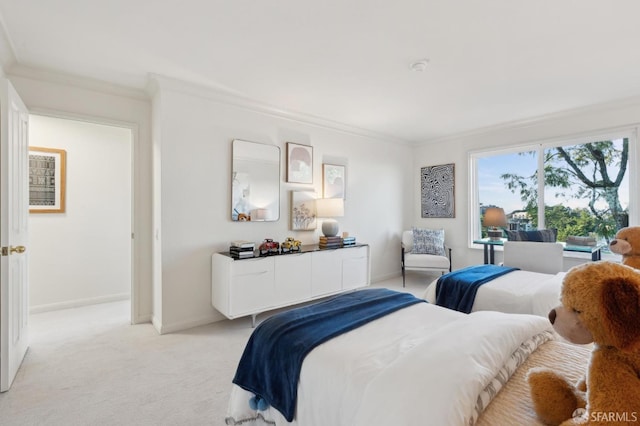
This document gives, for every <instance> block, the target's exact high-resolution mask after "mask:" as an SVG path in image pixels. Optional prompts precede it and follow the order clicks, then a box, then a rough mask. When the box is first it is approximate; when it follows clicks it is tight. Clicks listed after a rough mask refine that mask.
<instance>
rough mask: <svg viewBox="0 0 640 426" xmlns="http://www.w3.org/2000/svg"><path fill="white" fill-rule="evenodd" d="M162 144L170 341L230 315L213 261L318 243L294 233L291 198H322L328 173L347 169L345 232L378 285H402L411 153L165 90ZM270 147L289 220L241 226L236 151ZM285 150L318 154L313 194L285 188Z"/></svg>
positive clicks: (164, 321) (314, 236) (157, 111)
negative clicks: (262, 248)
mask: <svg viewBox="0 0 640 426" xmlns="http://www.w3.org/2000/svg"><path fill="white" fill-rule="evenodd" d="M159 83H160V91H159V92H158V93H157V94H156V99H155V101H154V103H153V105H154V120H155V117H158V120H159V121H160V126H159V127H160V128H158V129H155V128H154V140H156V141H157V140H159V141H160V145H161V153H160V155H161V179H162V181H161V188H162V189H161V198H162V212H161V216H162V219H161V220H162V227H161V228H162V280H161V281H162V282H161V294H162V307H161V309H160V310H158V311H160V312H161V315H162V317H161V318H157V317H156V315H154V324H156V327H158V328H160V329H161V330H162V332H167V331H172V330H175V329H180V328H185V327H188V326H192V325H197V324H202V323H206V322H211V321H214V320H217V319H220V318H221V315H220V314H219V313H217V311H215V309H213V308H212V306H211V301H210V298H211V255H212V253H214V252H217V251H225V250H228V245H229V242H230V241H232V240H236V239H247V240H251V241H255V242H260V241H261V240H262V239H264V238H274V239H275V240H277V241H282V240H284V238H286V237H287V236H294V237H296V238H298V239H300V240H302V242H303V244H304V243H308V244H314V243H317V241H318V237H319V235H320V230H316V231H315V232H292V231H289V208H290V207H289V192H290V191H291V190H315V191H316V192H317V193H318V194H322V186H321V179H322V163H323V162H331V163H335V162H337V161H341V162H343V163H345V164H346V165H347V179H346V181H347V189H346V193H347V196H346V201H345V217H343V218H340V219H339V222H340V228H341V230H342V231H348V232H349V233H350V234H351V235H354V236H356V238H357V239H358V241H360V242H366V243H368V244H370V246H371V253H372V279H373V280H374V281H375V280H379V279H383V278H387V277H390V276H394V275H398V274H399V271H400V264H399V244H400V243H399V241H400V239H399V238H400V232H401V230H402V229H403V228H404V227H405V226H406V225H407V224H408V223H409V219H410V218H409V216H408V212H409V210H410V206H411V205H412V200H413V193H412V187H411V186H412V181H413V177H412V172H411V167H410V165H411V162H412V160H411V158H412V148H411V147H409V146H406V145H403V144H400V143H389V142H391V141H389V142H387V141H381V140H378V139H374V138H371V137H365V136H358V135H354V134H350V133H346V132H342V131H337V130H333V129H331V128H328V127H326V126H321V125H312V124H305V123H303V122H300V121H295V120H288V119H285V118H281V117H278V116H275V115H270V114H268V113H263V112H257V111H255V110H252V109H251V108H245V107H240V106H234V105H233V104H230V103H227V102H220V101H217V100H215V99H214V98H213V97H207V96H206V90H205V89H202V90H200V92H199V93H202V94H203V95H204V96H199V95H198V94H197V93H198V91H197V90H196V91H189V90H186V89H185V90H182V89H181V88H175V87H174V85H172V84H167V83H166V81H164V80H160V82H159ZM236 138H237V139H244V140H248V141H255V142H262V143H268V144H273V145H276V146H279V147H280V149H281V162H282V170H281V188H280V195H281V196H280V212H281V213H280V220H279V221H277V222H259V223H256V222H243V223H238V222H232V221H231V218H230V203H231V142H232V140H233V139H236ZM286 142H296V143H301V144H309V145H311V146H313V155H314V183H313V185H301V184H289V183H286V182H285V168H284V161H285V147H286Z"/></svg>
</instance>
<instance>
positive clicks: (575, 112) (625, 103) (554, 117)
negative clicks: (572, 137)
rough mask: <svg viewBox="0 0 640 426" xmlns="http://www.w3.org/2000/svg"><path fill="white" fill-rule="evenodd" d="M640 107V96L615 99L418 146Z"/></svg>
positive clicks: (436, 139) (430, 141) (429, 140)
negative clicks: (595, 113) (590, 114)
mask: <svg viewBox="0 0 640 426" xmlns="http://www.w3.org/2000/svg"><path fill="white" fill-rule="evenodd" d="M632 106H640V96H631V97H627V98H621V99H616V100H613V101H609V102H602V103H598V104H592V105H587V106H583V107H578V108H571V109H565V110H562V111H557V112H553V113H549V114H543V115H538V116H535V117H529V118H524V119H521V120H513V121H507V122H504V123H499V124H495V125H492V126H487V127H480V128H477V129H472V130H468V131H464V132H459V133H454V134H450V135H446V136H442V137H436V138H432V139H428V140H426V141H423V142H422V143H420V144H418V145H420V146H425V145H431V144H437V143H443V142H451V141H455V140H459V139H465V138H470V137H474V136H475V137H477V136H481V135H487V134H490V133H498V132H506V131H512V130H524V129H527V128H530V127H534V126H538V125H540V124H550V123H553V122H556V121H560V120H566V119H567V118H574V117H577V116H580V115H583V114H588V113H594V112H604V111H611V110H616V109H621V108H626V107H632Z"/></svg>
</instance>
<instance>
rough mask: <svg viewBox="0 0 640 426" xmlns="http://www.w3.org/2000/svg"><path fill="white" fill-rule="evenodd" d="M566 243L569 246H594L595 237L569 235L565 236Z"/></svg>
mask: <svg viewBox="0 0 640 426" xmlns="http://www.w3.org/2000/svg"><path fill="white" fill-rule="evenodd" d="M567 245H569V246H591V247H593V246H595V245H596V239H595V238H594V237H577V236H575V235H570V236H568V237H567Z"/></svg>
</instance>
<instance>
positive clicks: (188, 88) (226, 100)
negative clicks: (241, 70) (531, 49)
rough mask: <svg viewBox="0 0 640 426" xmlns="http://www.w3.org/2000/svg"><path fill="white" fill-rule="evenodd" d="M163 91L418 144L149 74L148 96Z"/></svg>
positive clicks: (407, 143) (369, 135)
mask: <svg viewBox="0 0 640 426" xmlns="http://www.w3.org/2000/svg"><path fill="white" fill-rule="evenodd" d="M162 90H171V91H175V92H179V93H183V94H187V95H190V96H197V97H201V98H205V99H207V100H210V101H214V102H217V103H221V104H226V105H230V106H233V107H236V108H239V109H244V110H248V111H252V112H258V113H261V114H264V115H269V116H272V117H276V118H280V119H285V120H290V121H295V122H299V123H304V124H307V125H312V126H316V127H322V128H329V129H331V130H334V131H338V132H342V133H346V134H350V135H354V136H360V137H364V138H368V139H375V140H378V141H381V142H386V143H392V144H395V145H397V144H399V143H400V144H404V145H408V146H414V145H415V144H416V142H415V141H409V140H405V139H400V138H398V137H395V136H392V135H387V134H383V133H379V132H375V131H372V130H368V129H363V128H360V127H356V126H351V125H348V124H344V123H340V122H337V121H332V120H328V119H325V118H322V117H318V116H315V115H311V114H304V113H301V112H296V111H290V110H287V109H284V108H279V107H277V106H274V105H270V104H267V103H264V102H260V101H256V100H254V99H251V98H248V97H246V96H243V95H241V94H239V93H236V92H231V91H227V90H221V89H216V88H212V87H207V86H202V85H198V84H194V83H189V82H186V81H182V80H178V79H175V78H172V77H167V76H163V75H160V74H150V75H149V84H148V85H147V93H148V94H149V96H151V97H152V96H155V95H156V94H157V93H159V92H161V91H162Z"/></svg>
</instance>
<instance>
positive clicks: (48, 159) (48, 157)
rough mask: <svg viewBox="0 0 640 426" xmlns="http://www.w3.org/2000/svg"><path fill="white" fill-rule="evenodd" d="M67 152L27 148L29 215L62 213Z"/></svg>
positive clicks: (63, 208) (63, 209)
mask: <svg viewBox="0 0 640 426" xmlns="http://www.w3.org/2000/svg"><path fill="white" fill-rule="evenodd" d="M66 167H67V152H66V151H65V150H63V149H54V148H39V147H34V146H31V147H29V213H64V212H65V190H66Z"/></svg>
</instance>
